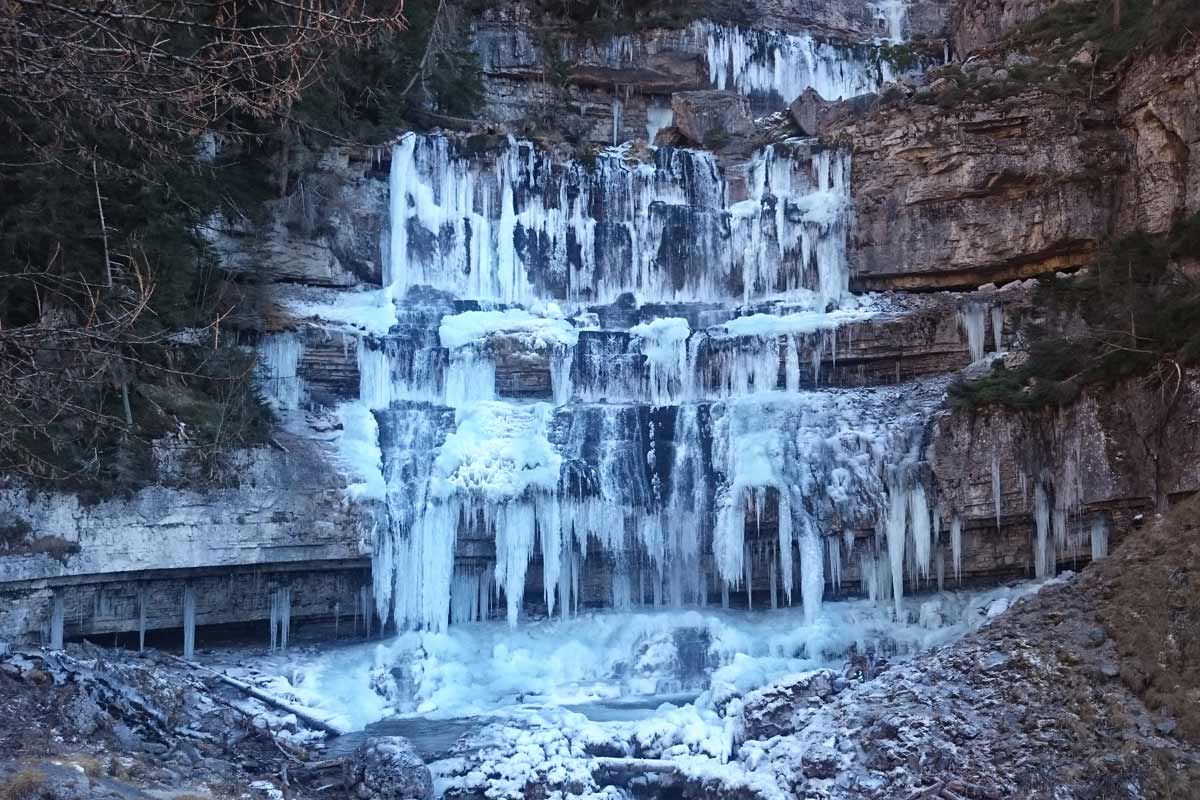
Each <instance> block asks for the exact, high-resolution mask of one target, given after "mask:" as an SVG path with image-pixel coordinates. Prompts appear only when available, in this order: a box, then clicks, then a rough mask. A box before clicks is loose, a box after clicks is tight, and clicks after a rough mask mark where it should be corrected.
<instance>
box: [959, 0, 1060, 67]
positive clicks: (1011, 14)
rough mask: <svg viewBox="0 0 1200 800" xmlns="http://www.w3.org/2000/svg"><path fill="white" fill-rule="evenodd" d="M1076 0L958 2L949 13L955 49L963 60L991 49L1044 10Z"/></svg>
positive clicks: (976, 0)
mask: <svg viewBox="0 0 1200 800" xmlns="http://www.w3.org/2000/svg"><path fill="white" fill-rule="evenodd" d="M1074 1H1075V0H959V2H957V3H954V4H953V6H952V9H951V11H950V27H951V30H952V36H953V41H954V49H955V50H956V51H957V52H958V54H959V56H961V57H962V58H966V57H967V56H969V55H971V54H972V53H974V52H976V51H979V50H984V49H987V48H989V47H992V46H994V45H996V44H998V43H999V42H1000V40H1001V39H1003V38H1004V36H1006V35H1007V34H1008V33H1010V32H1012V31H1013V30H1015V29H1016V28H1018V27H1020V26H1021V25H1024V24H1025V23H1027V22H1031V21H1032V20H1034V19H1036V18H1037V17H1038V16H1040V15H1041V14H1043V13H1045V12H1046V11H1047V10H1049V9H1051V8H1053V7H1054V6H1056V5H1059V4H1060V3H1064V2H1067V3H1069V2H1074Z"/></svg>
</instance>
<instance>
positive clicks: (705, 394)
mask: <svg viewBox="0 0 1200 800" xmlns="http://www.w3.org/2000/svg"><path fill="white" fill-rule="evenodd" d="M872 316H873V315H871V314H870V313H865V312H853V313H834V314H814V313H811V312H807V313H796V314H782V315H772V314H755V315H750V316H745V317H740V318H736V319H734V320H731V321H729V322H727V323H722V324H719V325H715V326H713V327H711V328H709V329H701V330H696V331H693V330H692V329H691V327H690V326H689V324H688V322H687V320H686V319H683V318H678V317H665V318H659V319H655V320H653V321H652V322H649V323H644V324H639V325H635V326H634V327H633V328H632V329H630V330H629V331H628V332H624V331H604V330H600V329H599V328H598V327H596V326H595V325H594V324H593V323H594V320H592V319H589V318H586V317H585V318H583V319H577V320H573V321H571V320H565V319H561V318H553V317H551V318H546V317H537V316H534V315H531V314H529V312H526V311H523V310H520V309H507V310H504V311H466V312H463V313H461V314H455V315H449V316H446V317H444V318H443V320H442V322H441V325H440V327H439V330H438V335H436V336H428V335H424V334H422V335H417V336H413V335H411V334H403V335H396V336H386V337H381V338H379V337H376V338H363V339H360V340H359V344H358V354H357V358H358V369H359V396H360V397H361V398H362V399H363V401H364V402H366V403H367V405H368V406H369V407H370V408H372V409H377V408H387V407H388V406H389V405H391V404H392V403H393V402H396V401H416V402H428V403H435V404H438V405H444V406H448V407H451V408H460V407H462V406H464V405H466V404H468V403H471V402H478V401H481V400H495V399H497V398H498V397H499V396H500V392H499V391H498V388H497V382H496V370H497V349H498V348H500V347H502V346H505V345H507V346H510V347H511V346H516V347H519V348H520V349H521V350H522V351H523V352H525V353H526V354H527V357H528V358H529V359H531V360H533V361H534V362H535V363H536V362H538V361H541V362H544V363H545V365H546V366H547V367H548V370H547V371H548V373H549V379H550V380H549V384H550V386H549V396H550V397H552V398H553V400H554V403H555V404H556V405H565V404H567V403H569V402H571V401H573V400H574V401H580V402H610V403H613V402H627V403H639V402H647V403H649V404H650V405H652V406H669V405H678V404H680V403H694V402H703V401H709V400H720V399H727V398H733V397H741V396H745V395H748V394H752V393H755V392H763V391H771V390H774V389H782V390H786V391H790V392H797V391H799V390H800V389H801V388H808V387H815V386H817V385H819V384H820V379H821V365H822V363H824V362H825V361H826V360H828V361H830V362H833V363H834V364H836V361H837V352H838V343H839V340H841V341H849V337H850V336H851V332H850V329H848V328H846V327H843V328H842V329H841V330H839V329H838V328H836V327H834V326H836V325H839V324H841V325H843V326H845V325H847V324H848V323H850V322H855V321H863V320H868V319H870V318H872ZM464 329H465V332H464ZM280 346H282V345H272V347H280ZM269 355H271V354H269ZM291 357H292V358H294V359H296V358H298V356H297V355H292V356H291Z"/></svg>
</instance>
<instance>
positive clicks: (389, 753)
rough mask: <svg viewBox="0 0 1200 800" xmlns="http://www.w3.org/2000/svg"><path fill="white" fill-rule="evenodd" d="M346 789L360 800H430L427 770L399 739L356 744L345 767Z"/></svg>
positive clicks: (410, 749)
mask: <svg viewBox="0 0 1200 800" xmlns="http://www.w3.org/2000/svg"><path fill="white" fill-rule="evenodd" d="M346 786H347V787H349V789H350V791H351V793H352V794H353V796H354V797H358V798H361V800H393V798H394V799H395V800H431V798H432V797H433V778H432V777H431V776H430V774H429V767H427V766H425V762H424V761H422V760H421V757H420V756H419V755H417V752H416V751H415V750H414V749H413V746H412V745H411V744H410V743H409V741H408V740H407V739H405V738H404V737H402V736H377V737H373V738H370V739H367V740H366V741H365V742H363V743H362V744H360V745H359V746H358V748H357V749H355V751H354V753H353V754H352V755H351V756H350V759H349V762H348V765H347V768H346Z"/></svg>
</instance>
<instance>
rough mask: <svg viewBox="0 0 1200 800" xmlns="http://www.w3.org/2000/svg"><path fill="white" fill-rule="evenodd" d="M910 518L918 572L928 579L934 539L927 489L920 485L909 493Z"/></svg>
mask: <svg viewBox="0 0 1200 800" xmlns="http://www.w3.org/2000/svg"><path fill="white" fill-rule="evenodd" d="M908 518H909V525H910V528H909V529H910V530H911V532H912V539H913V557H914V559H915V560H916V566H917V571H918V573H919V574H920V576H921V577H922V578H928V577H929V564H930V558H931V557H932V553H933V548H932V543H933V537H932V535H931V533H930V528H929V503H928V502H927V501H926V499H925V488H924V487H923V486H920V485H919V484H918V485H917V486H914V487H912V488H911V489H909V491H908Z"/></svg>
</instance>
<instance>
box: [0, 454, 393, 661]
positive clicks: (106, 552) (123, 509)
mask: <svg viewBox="0 0 1200 800" xmlns="http://www.w3.org/2000/svg"><path fill="white" fill-rule="evenodd" d="M276 441H277V442H278V443H279V446H278V448H256V449H253V450H249V451H246V452H244V453H239V454H237V455H236V456H235V457H236V459H237V475H238V482H237V483H236V485H223V486H210V487H206V486H204V485H202V484H197V485H195V486H191V485H189V486H188V487H187V488H175V487H173V486H163V485H159V486H150V487H147V488H145V489H142V490H140V491H137V492H134V493H132V494H130V495H128V496H118V497H111V498H107V499H104V500H101V501H99V502H96V503H94V504H87V503H86V502H85V501H82V500H81V499H80V497H79V496H78V495H76V494H70V493H60V492H43V491H32V490H25V489H16V488H9V489H3V490H0V526H2V527H3V529H4V530H5V531H7V532H9V535H7V536H5V537H0V597H3V598H5V601H4V602H0V640H6V639H7V640H14V639H16V640H21V639H29V638H33V639H37V638H38V637H39V636H42V637H45V636H47V635H48V633H49V627H50V624H51V616H52V613H53V607H54V605H55V603H56V602H57V603H60V604H61V606H62V608H63V612H64V617H65V619H64V623H65V628H66V635H67V636H68V637H70V636H74V635H83V634H96V633H102V632H106V631H110V632H116V631H129V630H137V629H138V627H139V615H140V613H141V612H142V610H144V611H145V614H146V621H145V626H146V628H147V629H149V630H154V629H159V628H177V627H179V626H180V625H181V624H182V607H181V597H182V592H183V590H184V587H185V585H186V586H190V587H191V588H192V590H193V591H194V592H195V595H196V597H197V606H196V620H197V623H198V624H202V625H203V624H212V623H224V622H246V621H251V620H257V619H261V620H265V619H267V618H268V616H269V614H270V593H271V591H273V590H274V589H275V588H279V587H286V586H295V587H296V588H300V587H301V586H302V587H303V590H302V591H297V592H295V593H294V595H293V596H294V597H295V599H296V602H295V604H294V606H293V608H292V615H293V616H294V617H297V618H299V617H304V616H319V617H326V616H332V615H333V614H334V613H335V606H336V605H337V604H339V603H341V604H342V608H344V609H345V610H346V613H347V614H349V613H352V610H353V603H354V598H355V596H356V592H357V590H358V586H359V585H361V584H363V583H364V582H365V581H366V580H368V578H367V575H366V573H367V570H368V568H369V566H368V563H367V560H366V558H365V556H364V551H365V548H364V546H363V544H362V543H361V542H360V539H361V538H362V535H363V532H364V531H366V530H369V528H368V527H367V526H369V523H370V513H371V512H370V509H369V508H367V507H366V506H364V505H360V504H357V503H353V502H350V501H349V500H347V498H346V490H345V485H344V482H343V479H342V478H341V477H339V474H338V471H337V470H336V469H335V468H334V467H333V465H332V463H331V458H330V455H329V454H328V453H327V452H325V450H324V448H323V445H322V444H321V443H319V442H317V441H313V440H306V439H305V438H303V437H300V436H294V435H292V436H289V435H287V434H284V433H280V434H279V435H278V436H277V437H276ZM281 448H286V451H284V450H283V449H281Z"/></svg>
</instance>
